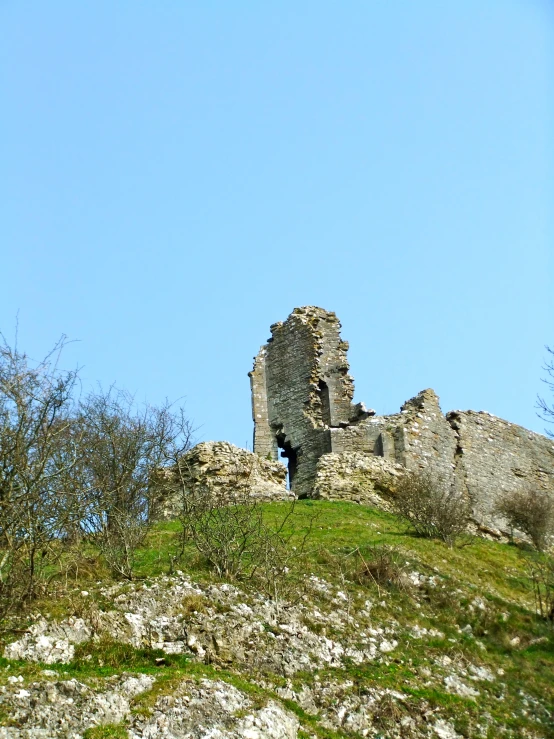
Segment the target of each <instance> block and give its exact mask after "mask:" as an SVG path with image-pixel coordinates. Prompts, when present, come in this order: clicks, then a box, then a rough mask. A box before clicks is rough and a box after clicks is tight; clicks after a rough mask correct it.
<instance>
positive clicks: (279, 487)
mask: <svg viewBox="0 0 554 739" xmlns="http://www.w3.org/2000/svg"><path fill="white" fill-rule="evenodd" d="M286 480H287V470H286V467H285V466H284V465H283V464H281V462H277V461H273V460H272V461H270V460H267V459H263V458H262V457H260V456H259V455H258V454H254V453H253V452H249V451H248V450H246V449H240V448H239V447H236V446H234V445H233V444H229V443H228V442H226V441H206V442H202V443H200V444H197V445H196V446H195V447H193V448H192V449H191V450H190V451H189V452H187V453H186V454H184V455H183V457H182V459H181V460H180V464H179V470H176V469H174V470H167V471H166V474H165V486H166V488H167V487H169V488H170V489H172V488H173V489H175V490H176V493H175V495H170V496H168V500H167V504H166V510H165V516H166V517H167V518H172V517H174V516H175V515H178V511H179V495H180V492H181V491H182V490H183V489H184V490H185V491H187V492H206V493H213V494H214V495H216V496H217V497H218V498H220V499H223V500H224V499H225V497H226V496H232V495H236V496H239V497H242V496H252V497H255V498H259V499H260V500H286V499H290V498H291V497H292V496H291V492H290V491H289V490H287V485H286Z"/></svg>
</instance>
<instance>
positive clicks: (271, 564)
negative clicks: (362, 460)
mask: <svg viewBox="0 0 554 739" xmlns="http://www.w3.org/2000/svg"><path fill="white" fill-rule="evenodd" d="M179 464H186V463H183V462H182V461H181V462H177V465H176V470H175V473H174V476H173V480H172V482H171V484H172V485H173V486H176V487H177V488H178V497H179V518H180V520H181V523H182V525H183V538H184V542H187V541H188V542H191V543H192V544H193V546H194V547H195V548H196V550H197V551H198V552H199V554H200V555H201V556H202V557H203V558H204V559H205V560H206V561H207V562H208V564H209V565H210V567H211V568H212V569H213V570H214V571H215V573H216V574H217V576H218V577H220V578H222V579H229V580H241V581H252V580H255V582H256V585H257V587H258V588H260V589H261V590H262V591H263V592H265V593H266V595H268V596H269V597H271V598H273V599H275V600H276V599H277V598H278V597H279V596H280V595H282V594H283V591H284V590H287V591H291V592H292V589H294V587H293V582H294V580H295V575H296V574H297V573H296V570H297V565H298V563H299V561H300V559H301V557H302V555H303V553H304V550H305V545H306V542H307V539H308V536H309V534H310V533H311V528H312V523H313V520H312V521H311V522H310V525H309V526H308V528H307V530H306V531H305V533H304V536H303V537H301V538H300V540H299V541H296V546H295V547H292V546H291V540H292V538H293V536H294V535H295V531H294V526H292V521H293V516H294V509H295V501H294V500H293V501H291V503H290V504H289V505H287V506H285V508H284V510H283V513H282V515H281V516H280V518H278V519H277V520H276V521H274V522H273V523H272V524H270V523H268V521H267V519H266V518H265V517H264V510H263V505H262V502H261V501H260V499H259V498H256V497H255V496H253V495H252V494H251V492H250V486H249V484H248V479H249V477H250V476H251V474H252V470H250V471H248V470H246V472H245V471H244V470H243V469H237V471H236V474H234V475H232V476H231V478H230V479H229V482H228V484H227V485H226V486H225V488H219V487H214V486H210V485H209V484H198V483H193V484H191V483H190V475H188V474H186V470H183V469H179ZM252 464H253V462H252ZM174 489H175V488H174Z"/></svg>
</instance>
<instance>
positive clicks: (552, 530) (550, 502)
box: [496, 488, 554, 552]
mask: <svg viewBox="0 0 554 739" xmlns="http://www.w3.org/2000/svg"><path fill="white" fill-rule="evenodd" d="M496 512H497V513H499V514H500V515H502V516H504V517H505V518H506V519H507V520H508V523H509V524H510V527H511V529H512V538H513V530H514V529H518V530H519V531H522V532H523V533H524V534H527V536H528V537H529V538H530V539H531V541H532V542H533V545H534V547H535V548H536V549H537V550H538V551H539V552H542V551H544V550H545V549H546V548H547V546H548V544H549V539H550V537H552V536H554V495H552V494H551V495H549V494H548V493H545V492H543V491H540V490H533V489H531V488H521V489H519V490H512V491H510V492H507V493H504V495H502V497H501V498H500V500H499V501H498V503H497V505H496Z"/></svg>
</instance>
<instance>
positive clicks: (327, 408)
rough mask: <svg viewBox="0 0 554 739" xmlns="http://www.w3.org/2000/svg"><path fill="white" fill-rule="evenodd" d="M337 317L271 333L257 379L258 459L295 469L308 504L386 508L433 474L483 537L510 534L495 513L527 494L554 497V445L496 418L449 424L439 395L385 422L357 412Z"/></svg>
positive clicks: (424, 395) (291, 323)
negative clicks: (404, 480)
mask: <svg viewBox="0 0 554 739" xmlns="http://www.w3.org/2000/svg"><path fill="white" fill-rule="evenodd" d="M340 328H341V324H340V322H339V320H338V318H337V316H336V315H335V314H334V313H332V312H328V311H325V310H323V309H322V308H316V307H312V306H308V307H304V308H296V309H295V310H294V311H293V312H292V313H291V315H290V316H289V317H288V318H287V320H286V321H284V322H279V323H275V324H273V326H271V338H270V339H269V341H268V343H267V344H266V345H264V346H262V348H261V349H260V352H259V354H258V355H257V357H255V360H254V367H253V370H252V371H251V372H250V373H249V376H250V381H251V389H252V413H253V419H254V452H255V453H257V454H258V455H259V456H260V457H262V458H264V459H266V460H268V461H277V460H278V457H279V452H280V453H281V456H282V457H284V458H285V459H286V460H287V462H288V475H289V484H290V488H291V490H292V492H293V493H294V494H295V495H296V496H298V497H300V498H306V497H319V498H328V499H344V500H354V501H358V502H368V503H371V502H373V503H378V502H379V501H380V492H381V491H386V490H390V489H391V487H392V488H394V478H395V477H397V476H398V475H399V474H402V473H403V472H404V471H405V470H428V471H429V472H430V473H431V474H433V475H435V476H437V477H440V479H442V480H444V481H445V482H447V483H448V484H450V485H451V486H452V487H453V488H454V489H456V490H458V491H460V492H461V493H463V494H464V495H466V496H467V497H468V498H469V500H470V501H471V504H472V509H473V518H474V520H475V522H476V524H477V525H478V526H480V527H481V528H482V529H488V530H491V532H493V533H499V531H500V530H502V529H504V530H505V528H506V527H505V526H504V525H503V522H502V520H501V519H499V518H498V517H497V514H495V503H496V501H497V500H498V498H499V496H500V495H502V494H503V493H505V492H509V491H513V490H517V489H521V487H522V486H525V487H530V488H532V489H535V490H544V491H547V492H549V493H552V494H554V440H553V439H549V438H547V437H545V436H542V435H541V434H537V433H534V432H532V431H528V430H527V429H524V428H522V427H521V426H517V425H515V424H512V423H509V422H508V421H504V420H502V419H500V418H496V417H495V416H493V415H491V414H490V413H486V412H476V411H450V412H449V413H447V414H446V415H445V414H443V412H442V411H441V408H440V405H439V399H438V397H437V395H436V394H435V392H434V391H433V390H423V391H421V392H420V393H419V394H418V395H416V396H415V397H414V398H412V399H411V400H408V401H406V403H404V405H403V406H402V407H401V409H400V412H399V413H397V414H394V415H389V416H378V415H376V414H375V411H372V410H367V409H366V408H365V406H364V405H363V404H362V403H358V404H354V403H353V397H354V381H353V378H352V377H351V375H350V374H349V365H348V360H347V351H348V343H347V342H346V341H343V340H342V339H341V336H340Z"/></svg>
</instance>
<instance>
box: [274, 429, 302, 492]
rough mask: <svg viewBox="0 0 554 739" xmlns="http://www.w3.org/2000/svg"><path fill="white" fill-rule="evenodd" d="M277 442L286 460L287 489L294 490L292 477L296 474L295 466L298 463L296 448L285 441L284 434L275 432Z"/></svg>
mask: <svg viewBox="0 0 554 739" xmlns="http://www.w3.org/2000/svg"><path fill="white" fill-rule="evenodd" d="M277 444H278V445H279V449H280V450H281V457H283V458H284V459H286V460H287V469H288V477H287V488H288V489H289V490H294V477H295V475H296V467H297V463H298V455H297V453H296V449H294V448H293V447H292V446H291V443H290V442H289V441H287V439H286V437H285V435H284V434H277Z"/></svg>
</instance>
